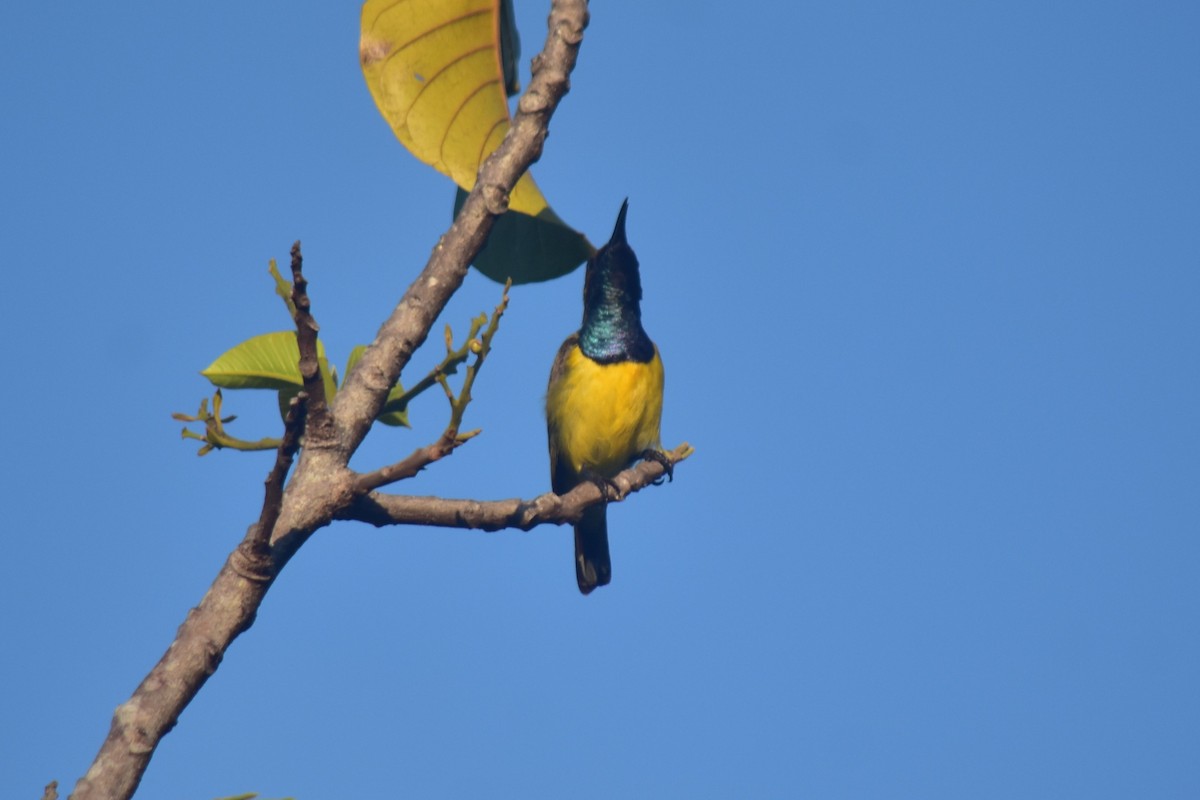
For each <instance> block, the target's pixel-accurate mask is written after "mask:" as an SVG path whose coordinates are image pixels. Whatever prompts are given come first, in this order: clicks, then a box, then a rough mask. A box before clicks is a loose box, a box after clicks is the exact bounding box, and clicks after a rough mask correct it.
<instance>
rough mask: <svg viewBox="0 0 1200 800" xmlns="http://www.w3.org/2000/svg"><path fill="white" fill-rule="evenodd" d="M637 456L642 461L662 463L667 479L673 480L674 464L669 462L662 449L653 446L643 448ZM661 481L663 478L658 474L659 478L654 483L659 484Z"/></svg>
mask: <svg viewBox="0 0 1200 800" xmlns="http://www.w3.org/2000/svg"><path fill="white" fill-rule="evenodd" d="M638 458H641V459H643V460H644V461H656V462H658V463H659V464H662V468H663V472H664V473H666V476H667V481H673V480H675V465H674V464H673V463H671V459H669V458H667V454H666V453H664V452H663V451H662V450H654V449H653V448H651V449H648V450H643V451H642V453H641V455H640V456H638ZM662 482H663V479H662V477H661V476H659V478H658V479H657V480H656V481H654V485H655V486H661V485H662Z"/></svg>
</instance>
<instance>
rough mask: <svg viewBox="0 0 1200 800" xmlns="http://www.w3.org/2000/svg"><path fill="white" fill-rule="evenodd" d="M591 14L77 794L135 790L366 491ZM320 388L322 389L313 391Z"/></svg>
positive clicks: (563, 40) (536, 79)
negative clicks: (281, 582) (166, 741)
mask: <svg viewBox="0 0 1200 800" xmlns="http://www.w3.org/2000/svg"><path fill="white" fill-rule="evenodd" d="M587 16H588V12H587V2H586V0H554V2H553V6H552V9H551V13H550V21H549V25H550V32H549V34H548V36H547V38H546V44H545V47H544V49H543V51H542V53H541V54H540V55H538V56H537V57H536V58H535V59H534V64H533V67H534V72H533V78H532V80H531V81H530V83H529V87H528V88H527V89H526V91H525V94H524V95H523V96H522V98H521V100H520V101H519V103H518V111H517V114H516V117H515V119H514V120H513V124H512V127H511V128H510V130H509V132H508V134H507V135H506V136H505V138H504V141H503V143H502V144H501V145H500V147H499V148H498V149H497V150H496V151H495V152H494V153H493V154H492V155H491V156H490V157H489V158H488V159H487V160H486V161H485V162H484V164H483V167H482V168H481V169H480V172H479V178H478V180H477V182H476V185H475V188H474V189H472V191H471V193H470V195H469V196H468V198H467V200H466V203H465V204H464V205H463V208H462V210H461V211H460V213H459V215H458V217H457V219H455V221H454V224H453V225H451V226H450V229H449V230H448V231H447V233H446V234H445V235H443V236H442V238H441V240H440V241H439V242H438V245H437V247H435V248H434V251H433V254H432V255H431V256H430V259H429V262H428V263H427V264H426V266H425V269H424V270H423V271H422V272H421V274H420V276H418V278H417V279H416V281H414V282H413V284H412V285H411V286H410V287H409V289H408V291H407V292H406V293H405V294H404V297H403V298H402V299H401V301H400V303H399V304H398V305H397V306H396V309H395V310H394V311H393V312H392V315H391V316H390V317H389V318H388V320H387V321H386V322H384V324H383V326H382V327H381V328H380V329H379V332H378V333H377V334H376V337H375V341H374V342H373V343H372V345H371V346H370V347H368V348H367V351H366V352H365V353H364V354H363V356H362V358H361V359H360V361H359V363H358V365H357V367H356V368H355V369H354V370H353V371H352V373H351V374H350V375H349V376H348V377H347V381H346V384H345V386H344V387H343V389H342V391H340V392H338V396H337V399H336V401H335V403H334V406H333V408H332V409H331V412H332V422H333V425H332V428H333V436H332V437H331V439H330V442H329V445H328V446H324V445H325V443H324V442H322V446H318V447H305V448H304V449H303V450H302V451H301V453H300V459H299V462H298V463H297V465H296V468H295V471H294V473H293V475H292V479H291V480H290V481H289V482H288V486H287V489H286V490H285V491H284V495H283V502H282V505H281V508H280V513H279V517H278V520H277V521H276V523H275V525H274V526H273V527H274V530H273V532H272V533H271V534H270V539H271V541H270V551H269V559H268V560H267V561H266V562H265V563H264V562H262V561H261V560H259V559H257V558H256V557H255V556H256V554H255V552H254V550H255V548H253V547H252V546H250V544H248V542H250V541H252V539H251V537H253V536H254V534H255V528H256V526H251V530H250V532H249V533H248V534H247V538H246V539H245V540H243V542H242V544H240V545H239V546H238V547H237V548H236V549H235V550H234V551H233V552H232V553H230V555H229V558H228V559H227V560H226V562H225V565H224V566H223V567H222V568H221V570H220V572H219V573H218V574H217V577H216V579H215V580H214V581H213V584H212V586H210V587H209V589H208V592H206V593H205V595H204V598H203V599H202V600H201V601H200V605H198V606H197V607H196V608H194V609H192V610H191V611H190V612H189V613H188V615H187V618H186V619H185V620H184V622H183V624H182V625H181V626H180V628H179V631H178V633H177V635H176V637H175V641H174V642H173V643H172V644H171V646H170V647H169V648H168V649H167V652H166V653H165V654H164V655H163V657H162V658H161V659H160V660H159V662H158V664H156V665H155V667H154V669H152V670H151V671H150V674H149V675H147V676H146V678H145V680H143V681H142V683H141V685H139V686H138V688H137V690H136V691H135V692H134V694H133V696H132V697H131V698H130V699H129V700H128V701H127V702H125V703H123V704H122V705H121V706H119V707H118V708H117V710H116V713H115V714H114V715H113V722H112V726H111V727H110V729H109V733H108V736H107V737H106V738H105V740H104V743H103V745H102V746H101V748H100V752H99V753H98V754H97V756H96V759H95V761H94V762H93V763H92V765H91V767H90V768H89V769H88V771H87V774H86V775H84V776H83V777H82V778H81V779H80V780H79V782H78V783H77V784H76V785H75V790H74V792H73V793H72V795H71V797H72V798H75V799H76V800H122V799H124V798H129V797H131V796H132V795H133V793H134V791H135V790H136V789H137V786H138V784H139V783H140V781H141V779H142V775H143V773H144V772H145V770H146V767H147V765H148V764H149V762H150V757H151V756H152V755H153V754H154V750H155V748H156V747H157V746H158V743H159V741H160V740H161V738H162V737H163V736H164V735H165V734H166V733H167V732H168V731H170V730H171V728H172V727H173V726H174V725H175V722H176V720H177V719H178V718H179V714H180V713H181V712H182V711H183V709H184V708H185V707H186V706H187V704H188V703H189V702H191V700H192V698H193V697H195V695H196V692H198V691H199V690H200V687H201V686H203V685H204V682H205V681H206V680H207V679H208V677H209V676H210V675H211V674H213V672H214V671H215V670H216V668H217V666H218V665H219V664H220V662H221V658H222V657H223V656H224V654H225V651H226V650H227V649H228V648H229V645H230V644H231V643H232V642H233V640H234V639H236V638H237V636H238V635H240V634H241V633H242V632H243V631H245V630H246V629H247V628H249V627H250V625H252V624H253V622H254V617H255V614H256V613H257V611H258V608H259V606H260V605H261V603H262V600H263V597H264V596H265V595H266V593H267V591H268V590H269V589H270V586H271V583H272V582H273V581H274V578H275V576H277V575H278V573H279V571H280V570H281V569H283V567H284V566H285V565H286V564H287V562H288V560H289V559H290V558H291V556H292V555H294V554H295V552H296V549H297V548H299V547H300V545H302V544H303V543H304V541H306V540H307V538H308V536H310V535H311V534H312V533H313V531H315V530H317V529H318V528H320V527H322V526H323V525H326V524H328V523H329V521H330V520H332V519H333V518H334V516H335V514H336V513H337V512H338V511H339V510H341V509H344V508H346V507H347V506H349V505H350V504H351V503H352V502H354V500H355V498H356V495H355V493H354V491H353V484H354V478H355V476H354V473H352V472H351V471H350V470H349V469H348V467H347V464H348V463H349V460H350V456H351V455H352V454H353V452H354V450H355V449H356V448H357V447H358V445H359V444H360V443H361V442H362V440H363V437H364V436H366V433H367V430H368V429H369V428H370V426H371V424H372V422H374V420H375V417H376V415H377V414H378V413H379V410H380V409H381V408H382V407H383V404H384V402H385V400H386V398H387V394H388V392H389V391H390V389H391V387H392V385H393V384H395V382H396V379H397V377H398V376H399V374H400V370H401V369H402V368H403V367H404V365H405V364H407V363H408V360H409V359H410V358H411V357H412V354H413V352H414V351H415V350H416V348H417V347H418V346H420V345H421V343H422V342H424V341H425V338H426V337H427V336H428V334H429V330H430V328H431V327H432V325H433V323H434V321H435V320H436V318H437V316H438V314H440V313H441V310H442V308H443V307H444V306H445V304H446V302H447V301H448V300H449V299H450V297H451V295H452V294H453V293H454V292H455V291H456V290H457V289H458V287H459V286H460V285H461V284H462V281H463V278H464V277H465V276H466V272H467V267H468V265H469V264H470V263H471V260H472V259H474V257H475V255H476V254H477V253H478V252H479V250H480V248H482V247H483V244H484V242H485V241H486V239H487V235H488V233H489V232H490V231H491V226H492V223H493V221H494V218H495V216H497V215H499V214H501V213H503V212H504V210H505V209H506V207H507V204H508V195H509V193H510V192H511V191H512V187H513V186H514V185H515V184H516V182H517V179H518V178H520V176H521V175H522V174H523V173H524V172H525V170H526V169H528V167H529V165H530V164H531V163H533V161H535V160H536V159H537V158H538V156H540V154H541V151H542V145H543V142H544V141H545V138H546V135H547V130H548V125H549V122H550V117H551V115H552V114H553V113H554V110H555V108H557V106H558V103H559V101H560V100H561V99H562V97H563V96H564V95H565V94H566V93H567V90H568V76H569V75H570V73H571V70H572V69H573V68H574V66H575V61H576V58H577V56H578V52H579V45H580V42H581V41H582V38H583V30H584V27H585V26H586V25H587ZM313 333H314V336H315V329H314V330H313ZM306 388H307V386H306ZM323 388H324V387H323V386H322V387H321V390H323ZM315 391H316V387H314V392H315ZM314 398H315V394H314V393H310V399H309V402H310V403H312V402H313V401H314ZM309 413H310V415H311V414H312V413H313V407H312V406H310V408H309ZM310 427H311V426H310ZM310 435H311V430H310ZM264 567H266V568H267V570H268V571H266V572H264Z"/></svg>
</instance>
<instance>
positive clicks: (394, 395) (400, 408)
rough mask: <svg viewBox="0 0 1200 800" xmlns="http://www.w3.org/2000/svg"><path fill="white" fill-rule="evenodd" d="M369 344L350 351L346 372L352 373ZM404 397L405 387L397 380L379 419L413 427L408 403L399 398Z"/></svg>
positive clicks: (392, 424) (395, 425) (402, 426)
mask: <svg viewBox="0 0 1200 800" xmlns="http://www.w3.org/2000/svg"><path fill="white" fill-rule="evenodd" d="M366 349H367V346H366V345H365V344H360V345H358V346H357V347H355V348H354V349H353V350H351V351H350V358H348V359H346V374H347V375H349V374H350V370H352V369H354V365H355V364H357V363H358V360H359V359H360V358H362V354H363V352H365V351H366ZM402 397H404V389H403V387H401V386H400V382H399V381H396V385H395V386H393V387H392V389H391V391H389V392H388V399H387V400H386V401H385V402H384V404H383V410H382V411H380V412H379V416H378V417H376V419H377V420H379V421H380V422H382V423H383V424H384V425H390V426H392V427H393V428H411V427H412V426H411V425H409V424H408V408H407V404H406V403H401V402H399V400H400V399H401V398H402Z"/></svg>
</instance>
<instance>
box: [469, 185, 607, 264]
mask: <svg viewBox="0 0 1200 800" xmlns="http://www.w3.org/2000/svg"><path fill="white" fill-rule="evenodd" d="M466 199H467V193H466V192H464V191H463V190H462V189H459V190H458V193H457V194H456V195H455V198H454V216H456V217H457V216H458V212H459V210H461V209H462V205H463V203H464V202H466ZM595 252H596V250H595V248H594V247H592V245H591V243H590V242H589V241H588V240H587V237H586V236H584V235H583V234H582V233H580V232H579V231H577V230H575V229H574V228H572V227H571V226H570V225H568V224H567V223H565V222H563V221H562V220H561V219H559V216H558V215H557V214H555V213H554V210H553V209H552V208H550V207H549V206H546V207H545V208H543V209H542V210H541V211H540V212H539V213H538V215H537V216H536V217H531V216H529V215H528V214H522V213H521V212H519V211H511V210H510V211H508V212H507V213H505V214H504V215H502V216H501V217H500V218H499V219H497V220H496V224H495V225H494V226H492V232H491V235H490V236H488V241H487V244H486V245H484V248H483V250H481V251H480V252H479V255H478V256H476V257H475V262H474V266H475V269H477V270H479V271H480V272H482V273H483V274H484V275H486V276H488V277H489V278H491V279H492V280H494V281H496V282H497V283H504V281H505V280H507V279H508V278H512V282H513V283H514V284H517V283H535V282H537V281H548V280H550V279H551V278H557V277H560V276H562V275H566V274H567V273H568V272H570V271H571V270H573V269H575V268H576V267H578V266H579V265H580V264H582V263H584V262H585V261H587V260H588V259H589V258H591V257H592V254H593V253H595Z"/></svg>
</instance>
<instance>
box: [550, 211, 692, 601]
mask: <svg viewBox="0 0 1200 800" xmlns="http://www.w3.org/2000/svg"><path fill="white" fill-rule="evenodd" d="M628 209H629V200H626V201H625V202H624V203H622V204H621V212H620V213H619V214H618V215H617V224H616V227H615V228H614V229H613V234H612V238H611V239H610V240H609V242H608V244H606V245H604V247H601V248H600V249H599V250H598V251H596V254H595V255H594V256H592V258H591V259H590V260H589V261H588V264H587V270H586V273H585V275H584V279H583V324H582V326H580V328H579V330H578V331H577V332H576V333H572V334H571V335H570V336H568V337H567V339H566V341H565V342H563V343H562V347H560V348H559V349H558V355H557V356H555V358H554V366H553V367H552V368H551V370H550V384H549V386H548V387H547V389H546V433H547V436H548V438H549V440H550V485H551V487H552V488H553V490H554V493H555V494H559V495H561V494H566V493H567V492H569V491H570V490H571V489H572V488H573V487H575V486H576V485H578V484H579V483H580V482H581V481H587V480H590V481H594V482H596V483H597V485H599V486H600V489H601V491H602V492H604V494H605V497H606V499H607V495H608V492H607V488H608V483H607V480H608V479H610V478H612V477H614V476H615V475H616V474H617V473H618V472H620V471H621V470H623V469H624V468H625V467H627V466H629V465H630V464H632V463H633V462H634V461H636V460H638V459H639V458H647V459H653V460H655V461H658V462H659V463H661V464H662V465H663V466H664V467H665V468H666V469H667V474H668V475H670V473H671V462H670V461H669V460H668V459H667V458H666V456H665V455H664V454H663V452H662V444H661V441H660V434H659V425H660V423H661V420H662V401H663V363H662V358H660V357H659V354H658V347H656V346H655V344H654V342H652V341H651V340H650V337H649V336H647V335H646V330H645V328H643V327H642V307H641V300H642V282H641V278H640V277H639V275H638V260H637V256H636V255H634V253H633V248H631V247H630V246H629V242H628V241H626V239H625V212H626V211H627V210H628ZM606 509H607V506H606V505H605V504H604V503H599V504H597V505H594V506H592V507H591V508H589V509H587V510H586V511H585V512H584V513H583V517H582V518H581V519H580V520H579V522H578V523H576V525H575V579H576V581H577V582H578V584H579V591H581V592H583V593H584V594H588V593H589V592H591V591H592V590H593V589H595V588H596V587H597V586H604V585H605V584H607V583H608V582H609V581H610V580H612V562H611V561H610V559H609V554H608V520H607V515H606Z"/></svg>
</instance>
